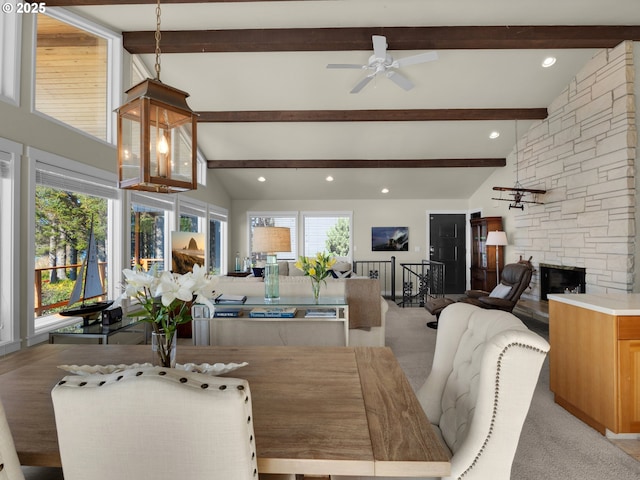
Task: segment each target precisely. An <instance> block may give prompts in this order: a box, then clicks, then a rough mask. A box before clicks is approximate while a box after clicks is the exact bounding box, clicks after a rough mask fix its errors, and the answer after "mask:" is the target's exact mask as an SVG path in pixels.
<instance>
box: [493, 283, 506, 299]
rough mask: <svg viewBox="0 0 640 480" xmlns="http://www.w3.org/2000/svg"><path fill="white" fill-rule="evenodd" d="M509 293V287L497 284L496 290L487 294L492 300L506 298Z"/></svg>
mask: <svg viewBox="0 0 640 480" xmlns="http://www.w3.org/2000/svg"><path fill="white" fill-rule="evenodd" d="M510 291H511V287H510V286H508V285H503V284H502V283H499V284H498V285H496V288H494V289H493V290H491V293H490V294H489V296H490V297H493V298H506V296H507V295H509V292H510Z"/></svg>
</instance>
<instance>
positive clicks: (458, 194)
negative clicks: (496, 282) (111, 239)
mask: <svg viewBox="0 0 640 480" xmlns="http://www.w3.org/2000/svg"><path fill="white" fill-rule="evenodd" d="M60 3H65V2H60ZM66 3H74V2H66ZM75 3H92V2H91V1H88V2H87V1H86V0H78V2H75ZM98 3H100V2H98ZM102 3H104V2H102ZM111 3H119V2H111ZM162 3H163V5H162V26H161V29H162V31H171V30H226V29H283V28H310V29H311V28H325V27H345V28H346V27H396V26H416V27H429V26H501V27H511V26H513V28H515V27H516V26H518V25H640V6H639V4H638V0H536V1H531V0H492V1H481V0H431V1H421V0H390V1H383V0H341V1H281V2H270V1H257V2H244V1H227V2H216V1H213V2H205V3H178V4H166V2H162ZM69 8H70V10H72V11H73V12H75V13H78V14H80V15H82V16H86V17H90V18H92V19H95V20H97V21H99V22H100V23H102V24H104V25H106V26H108V27H110V28H112V29H114V30H116V31H122V32H132V31H150V30H154V28H155V5H154V4H150V5H122V4H120V5H103V6H74V7H69ZM311 41H312V39H310V42H311ZM387 42H388V45H389V52H390V53H391V55H393V57H394V58H396V59H397V58H402V57H405V56H409V55H414V54H416V53H419V51H415V50H412V51H407V50H397V49H394V38H393V37H392V36H391V35H388V36H387ZM162 46H163V44H162V41H161V47H162ZM596 51H597V49H594V48H579V49H552V50H548V49H530V48H528V49H523V50H516V49H504V48H503V49H464V50H463V49H441V50H438V55H439V59H438V60H437V61H434V62H429V63H424V64H420V65H412V66H407V67H405V68H403V69H402V70H401V71H402V73H403V74H404V75H405V76H406V77H408V78H409V79H410V80H411V81H412V82H413V83H414V84H415V88H413V89H412V90H410V91H404V90H402V89H401V88H399V87H398V86H397V85H395V84H394V83H392V82H391V81H389V80H388V79H386V78H380V77H379V78H376V79H375V80H374V81H373V82H371V83H370V84H369V85H368V86H367V87H365V89H364V90H362V92H360V93H358V94H350V93H349V91H350V90H351V88H352V87H353V86H354V85H355V84H356V83H357V82H358V81H359V80H360V79H362V78H363V76H364V75H365V73H364V72H362V71H359V70H329V69H326V65H327V64H328V63H356V64H364V63H366V62H367V60H368V58H369V56H370V54H371V52H370V51H365V50H353V51H346V50H343V51H308V52H301V51H293V52H273V51H268V52H256V51H246V52H224V53H210V52H206V53H203V52H200V53H179V54H178V53H163V54H162V57H161V62H162V73H161V80H162V81H163V82H165V83H167V84H169V85H171V86H173V87H176V88H179V89H182V90H184V91H187V92H189V94H190V97H189V105H190V106H191V108H192V109H193V110H196V111H199V112H207V111H209V112H217V111H223V112H224V111H232V112H235V111H265V110H266V111H280V110H311V111H314V110H376V109H383V110H405V109H526V108H546V107H548V106H549V105H550V104H551V102H552V101H553V100H554V99H555V98H556V97H557V96H558V95H559V94H560V93H561V92H562V90H563V88H564V87H565V86H566V85H567V84H568V82H569V81H570V80H571V79H572V78H573V77H574V76H575V74H576V73H577V72H578V71H579V70H580V69H581V67H582V66H583V65H584V64H585V63H586V62H587V61H588V60H589V58H591V57H592V56H593V54H594V53H595V52H596ZM550 55H551V56H555V57H556V58H557V62H556V64H555V65H554V66H553V67H551V68H547V69H545V68H542V67H541V62H542V60H543V59H544V58H545V57H547V56H550ZM141 59H142V61H143V62H144V64H145V65H146V66H147V68H148V70H149V72H153V63H154V55H152V54H142V55H141ZM531 123H532V120H519V121H518V125H517V131H518V132H519V133H520V134H522V133H523V132H524V131H525V130H526V129H527V128H528V127H529V125H531ZM494 130H495V131H498V132H500V137H499V138H498V139H496V140H490V139H489V134H490V132H492V131H494ZM515 136H516V122H515V121H514V120H456V121H401V120H400V121H366V122H365V121H360V122H239V123H219V122H211V123H199V125H198V146H199V148H200V150H201V152H202V154H203V155H204V157H205V158H207V159H208V160H217V161H220V160H223V161H226V160H229V161H242V160H260V161H269V160H282V159H284V160H308V161H310V162H316V161H322V160H331V159H339V160H345V161H348V160H353V159H358V160H381V161H383V160H384V161H386V160H405V159H486V158H491V159H495V158H505V157H507V156H508V155H509V153H510V152H511V151H512V149H513V147H514V144H515ZM254 167H255V166H254ZM496 168H505V167H476V168H473V167H469V168H366V169H356V168H349V169H341V168H320V169H317V168H300V169H272V168H260V167H258V168H237V169H236V168H224V169H219V170H216V174H217V175H218V176H219V178H220V179H221V180H222V182H223V184H224V185H225V188H227V189H228V191H229V193H230V195H231V196H232V197H233V198H292V199H304V198H326V197H328V196H330V197H331V198H380V197H381V194H380V189H381V188H382V187H383V186H386V187H388V188H389V189H390V193H389V194H387V196H386V197H385V198H468V197H469V196H470V195H471V194H473V192H474V191H475V190H476V189H477V187H478V186H479V185H480V184H481V183H482V182H483V181H484V180H486V178H487V177H488V176H489V175H491V173H492V172H493V171H495V169H496ZM329 174H330V175H332V176H333V177H334V179H335V181H334V182H332V183H327V182H324V178H325V177H326V176H327V175H329ZM261 175H262V176H264V177H266V179H267V181H266V182H264V183H259V182H257V177H258V176H261ZM310 184H313V185H314V188H309V185H310Z"/></svg>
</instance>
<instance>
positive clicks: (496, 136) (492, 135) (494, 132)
mask: <svg viewBox="0 0 640 480" xmlns="http://www.w3.org/2000/svg"><path fill="white" fill-rule="evenodd" d="M499 136H500V132H496V131H495V130H494V131H493V132H491V133H490V134H489V138H490V139H491V140H495V139H496V138H498V137H499Z"/></svg>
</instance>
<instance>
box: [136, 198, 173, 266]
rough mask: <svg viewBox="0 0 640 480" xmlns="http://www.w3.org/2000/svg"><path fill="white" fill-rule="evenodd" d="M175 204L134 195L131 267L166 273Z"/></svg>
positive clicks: (169, 201)
mask: <svg viewBox="0 0 640 480" xmlns="http://www.w3.org/2000/svg"><path fill="white" fill-rule="evenodd" d="M172 210H173V201H172V200H165V199H161V198H157V197H155V196H152V195H144V194H140V193H137V192H131V266H138V267H140V268H142V269H143V270H144V271H148V270H149V269H150V268H152V267H153V266H154V265H155V268H156V269H157V270H158V271H163V270H165V269H166V265H165V263H166V262H165V259H166V258H167V252H168V251H169V249H168V246H167V243H168V242H167V240H168V238H169V234H168V232H169V225H170V222H169V212H171V211H172Z"/></svg>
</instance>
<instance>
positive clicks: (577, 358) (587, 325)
mask: <svg viewBox="0 0 640 480" xmlns="http://www.w3.org/2000/svg"><path fill="white" fill-rule="evenodd" d="M548 299H549V343H550V344H551V350H550V352H549V374H550V388H551V391H552V392H553V393H554V399H555V401H556V403H558V404H559V405H561V406H562V407H564V408H565V409H566V410H568V411H569V412H570V413H572V414H573V415H575V416H576V417H578V418H580V419H581V420H582V421H584V422H585V423H587V424H589V425H590V426H592V427H593V428H595V429H596V430H598V431H599V432H600V433H602V434H606V435H609V434H630V433H635V434H637V433H640V410H639V409H638V408H637V406H638V405H640V388H639V387H640V294H636V293H629V294H624V293H615V294H589V293H577V294H571V293H568V294H551V295H548Z"/></svg>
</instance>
